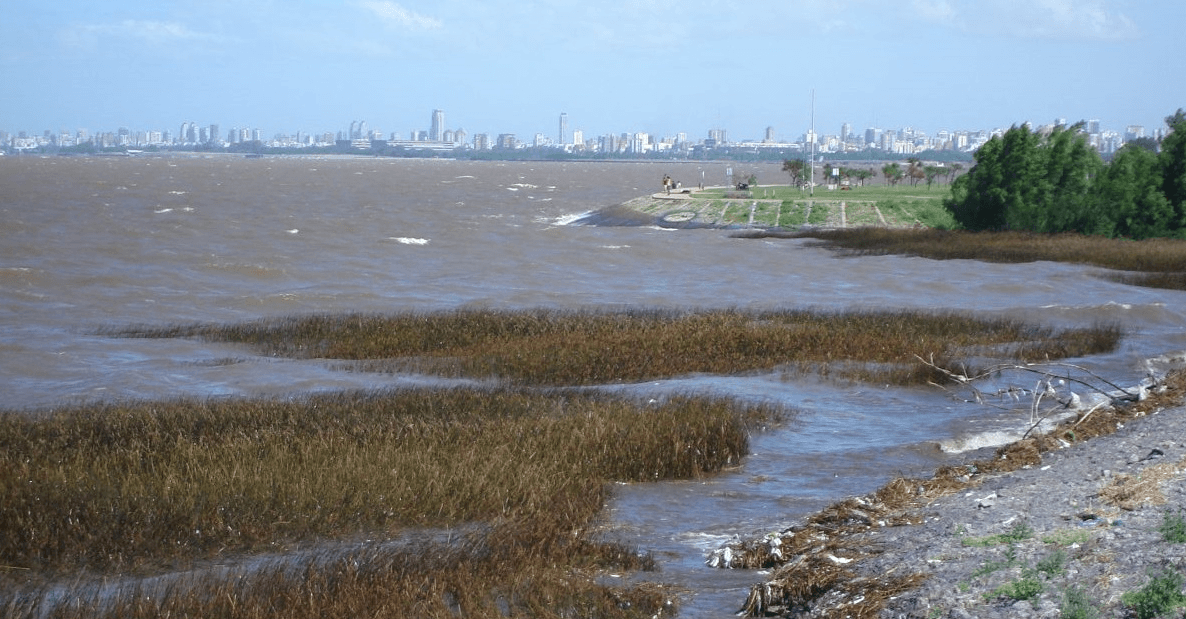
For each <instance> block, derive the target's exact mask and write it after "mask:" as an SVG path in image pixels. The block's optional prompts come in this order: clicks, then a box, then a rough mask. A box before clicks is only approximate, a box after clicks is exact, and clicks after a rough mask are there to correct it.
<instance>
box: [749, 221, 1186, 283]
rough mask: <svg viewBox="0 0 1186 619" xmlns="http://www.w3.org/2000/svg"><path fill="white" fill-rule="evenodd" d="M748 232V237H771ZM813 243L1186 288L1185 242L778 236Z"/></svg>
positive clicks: (873, 232) (979, 235)
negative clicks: (1078, 268) (1067, 269)
mask: <svg viewBox="0 0 1186 619" xmlns="http://www.w3.org/2000/svg"><path fill="white" fill-rule="evenodd" d="M772 234H773V233H750V234H748V235H747V236H771V235H772ZM778 236H787V237H793V238H814V239H818V240H819V241H820V242H821V243H822V244H823V245H824V246H826V247H831V248H834V249H838V250H841V251H844V252H848V253H850V254H853V255H862V256H879V255H888V254H905V255H911V256H921V257H923V258H932V259H936V260H955V259H964V260H983V261H986V262H1006V263H1019V262H1035V261H1039V260H1048V261H1054V262H1071V263H1077V264H1087V265H1092V266H1097V267H1102V268H1105V269H1113V270H1116V271H1121V273H1114V274H1110V275H1108V276H1107V277H1108V278H1109V279H1112V280H1115V281H1119V282H1121V283H1126V284H1131V285H1137V286H1147V287H1155V288H1170V289H1176V290H1183V289H1186V271H1184V270H1183V265H1186V241H1183V240H1179V239H1147V240H1143V241H1132V240H1126V239H1110V238H1105V237H1100V236H1086V235H1081V234H1069V233H1068V234H1036V233H1029V232H966V231H961V230H941V229H929V228H920V229H902V228H893V229H891V228H874V227H862V228H846V229H817V230H803V231H799V232H794V233H789V234H779V235H778Z"/></svg>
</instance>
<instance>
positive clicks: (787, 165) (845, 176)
mask: <svg viewBox="0 0 1186 619" xmlns="http://www.w3.org/2000/svg"><path fill="white" fill-rule="evenodd" d="M963 169H964V166H963V165H962V164H959V163H951V164H947V165H933V164H932V165H928V164H925V163H923V161H922V159H919V158H918V157H908V158H906V165H905V166H903V165H902V164H901V163H899V162H897V161H892V162H890V163H887V164H884V165H882V166H881V170H880V172H881V175H882V176H883V177H884V178H885V182H886V183H887V184H889V185H897V184H898V183H901V182H903V181H905V182H909V183H910V184H911V185H917V184H919V183H926V185H927V189H930V188H931V185H934V184H935V182H936V181H938V180H940V179H947V181H948V182H951V178H952V176H954V175H956V174H958V173H959V172H960V170H963ZM782 171H783V172H786V173H787V174H789V175H790V177H791V184H792V185H797V186H803V185H804V184H806V183H807V182H808V175H809V174H810V168H809V167H808V164H807V161H806V160H803V159H786V160H784V161H783V162H782ZM877 172H878V171H877V170H875V169H873V168H848V167H844V166H836V165H830V164H826V165H825V166H824V175H823V180H824V182H826V183H831V184H836V183H838V182H839V181H841V180H846V181H849V182H850V183H853V182H855V183H859V184H860V185H861V186H864V184H865V181H868V180H869V179H871V178H875V177H876V176H877Z"/></svg>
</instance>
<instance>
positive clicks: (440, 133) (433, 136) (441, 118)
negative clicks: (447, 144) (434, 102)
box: [428, 110, 445, 142]
mask: <svg viewBox="0 0 1186 619" xmlns="http://www.w3.org/2000/svg"><path fill="white" fill-rule="evenodd" d="M444 136H445V111H444V110H433V111H432V128H430V129H429V130H428V139H429V140H431V141H433V142H440V141H441V139H442V138H444Z"/></svg>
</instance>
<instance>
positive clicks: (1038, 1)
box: [1007, 0, 1140, 41]
mask: <svg viewBox="0 0 1186 619" xmlns="http://www.w3.org/2000/svg"><path fill="white" fill-rule="evenodd" d="M1007 4H1008V3H1007ZM1107 5H1108V3H1107V2H1104V1H1102V0H1028V1H1027V2H1026V3H1024V4H1022V5H1021V6H1020V7H1019V11H1018V13H1019V14H1018V16H1017V17H1018V18H1019V19H1016V20H1015V21H1014V24H1015V33H1017V34H1021V35H1023V36H1026V35H1028V36H1034V37H1038V38H1054V39H1097V40H1105V41H1122V40H1127V39H1132V38H1135V37H1137V36H1138V35H1139V34H1140V31H1139V29H1138V28H1137V25H1136V23H1135V22H1133V21H1132V19H1130V18H1129V17H1128V16H1127V15H1125V14H1123V13H1121V12H1119V11H1115V10H1111V9H1109V7H1108V6H1107Z"/></svg>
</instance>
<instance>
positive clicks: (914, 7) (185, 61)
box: [0, 0, 1186, 141]
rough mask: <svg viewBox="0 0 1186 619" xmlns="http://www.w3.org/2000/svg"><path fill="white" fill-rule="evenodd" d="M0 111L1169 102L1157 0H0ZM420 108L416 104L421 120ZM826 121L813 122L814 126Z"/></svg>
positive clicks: (1175, 10)
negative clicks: (589, 1)
mask: <svg viewBox="0 0 1186 619" xmlns="http://www.w3.org/2000/svg"><path fill="white" fill-rule="evenodd" d="M0 21H2V22H3V23H5V24H6V25H7V26H8V28H7V29H6V33H5V35H4V36H3V37H0V76H2V77H3V79H4V81H5V84H6V86H7V90H8V92H9V93H11V96H8V97H4V98H3V100H0V130H5V131H8V132H12V133H17V132H21V131H25V132H28V133H30V134H40V133H41V132H43V131H45V130H51V131H55V132H58V131H61V130H63V129H65V130H70V131H74V130H77V129H88V130H91V131H103V130H115V129H116V128H118V127H128V128H131V129H136V130H145V129H157V130H170V131H176V130H177V129H176V128H177V127H178V126H179V125H180V123H182V122H195V123H198V124H199V125H201V124H215V123H216V124H219V125H221V126H222V127H225V128H230V127H250V128H251V129H252V130H254V129H259V130H260V131H261V133H262V134H263V135H264V136H265V137H268V138H270V137H272V136H274V135H276V134H292V133H295V132H297V131H303V132H311V133H312V132H325V131H333V132H335V133H336V132H338V131H344V130H347V127H346V126H344V124H345V123H348V122H350V121H349V120H346V119H367V120H368V122H369V123H370V124H371V126H373V127H380V128H382V129H383V131H384V132H386V133H388V134H390V133H400V134H401V135H403V136H406V137H411V136H409V132H410V131H411V130H412V129H413V128H420V127H424V126H425V123H424V115H425V113H426V111H431V110H434V109H438V110H447V111H448V113H449V118H450V119H451V120H450V122H449V126H450V127H451V128H454V129H464V130H465V131H466V132H467V133H468V134H469V135H471V136H472V135H475V134H479V133H484V134H490V135H492V136H493V135H498V134H503V133H507V134H515V135H518V136H521V137H523V138H525V139H527V140H530V139H531V138H532V137H533V136H535V135H536V134H543V135H546V136H549V137H550V138H553V139H554V138H556V137H557V136H558V131H557V118H558V115H559V114H560V113H567V115H568V128H569V129H568V130H569V131H581V132H582V133H583V134H584V135H585V136H596V135H604V134H610V133H622V132H645V133H649V134H652V135H656V136H665V135H675V134H678V133H687V134H689V135H694V136H703V135H707V134H708V132H709V131H712V130H714V129H724V130H726V131H728V133H729V135H730V136H731V137H732V138H734V139H737V140H762V139H764V138H766V137H768V136H767V135H766V134H767V128H768V127H773V128H774V130H775V133H776V135H775V136H773V137H774V139H775V140H777V141H793V140H795V139H797V138H798V136H799V134H800V133H802V132H804V131H805V130H806V129H807V128H808V127H810V125H811V123H810V120H811V114H812V93H814V100H815V105H814V112H815V126H816V128H817V131H818V132H820V133H825V132H826V133H832V132H836V131H837V130H838V128H839V127H840V126H841V125H842V124H845V123H847V124H850V125H851V126H852V127H854V128H855V129H856V130H857V131H863V130H864V128H867V127H883V128H901V127H914V128H917V129H919V130H922V131H925V132H927V133H930V134H935V133H937V132H939V131H942V130H948V131H961V130H982V129H986V130H992V129H994V128H1002V127H1004V128H1007V127H1009V126H1011V125H1014V124H1021V123H1025V122H1030V123H1033V124H1035V125H1042V124H1047V123H1050V122H1053V121H1054V119H1056V118H1067V119H1069V120H1070V121H1071V122H1075V121H1077V120H1089V119H1103V122H1104V124H1105V125H1106V126H1107V128H1109V129H1112V130H1116V131H1123V130H1124V128H1125V127H1126V126H1128V125H1141V126H1144V127H1145V128H1146V131H1148V132H1152V131H1154V130H1156V129H1158V128H1161V127H1162V126H1163V123H1162V119H1163V118H1164V117H1165V116H1166V115H1169V114H1172V113H1173V112H1174V111H1175V110H1176V109H1177V108H1179V107H1184V106H1186V83H1184V82H1183V81H1182V80H1179V79H1176V78H1174V77H1173V76H1172V75H1171V72H1172V66H1174V60H1175V59H1176V56H1177V55H1178V51H1177V39H1176V37H1177V31H1178V30H1179V29H1180V27H1181V26H1182V25H1186V5H1183V4H1182V3H1178V2H1171V1H1169V0H1164V1H1153V2H1143V3H1136V2H1132V1H1131V0H1032V1H1029V2H1024V3H1022V2H1016V1H1012V0H980V1H978V2H973V1H971V0H904V1H903V2H895V3H885V2H877V1H874V0H829V1H828V2H824V1H823V0H801V1H799V2H794V3H778V2H766V1H758V2H754V3H746V4H745V5H742V6H735V5H733V4H732V3H728V2H721V1H714V0H688V1H677V0H657V1H655V2H648V3H638V2H630V1H627V0H607V1H606V2H604V3H598V4H597V5H596V6H595V7H594V6H586V5H585V4H577V3H570V2H565V1H562V0H554V1H551V2H539V3H508V2H499V1H493V2H477V0H438V1H434V2H427V1H418V0H417V1H412V0H407V1H403V2H394V1H390V0H341V1H335V2H329V1H314V0H294V1H293V2H288V3H277V2H258V3H236V2H232V1H231V0H203V1H199V0H176V1H173V2H168V3H147V2H142V1H138V0H112V1H111V2H105V3H100V4H96V3H89V2H81V1H80V0H63V1H60V2H55V3H43V2H38V1H36V0H8V1H7V2H3V3H0ZM427 128H428V130H429V131H430V132H431V131H432V127H431V126H428V127H427ZM825 128H826V129H825Z"/></svg>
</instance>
